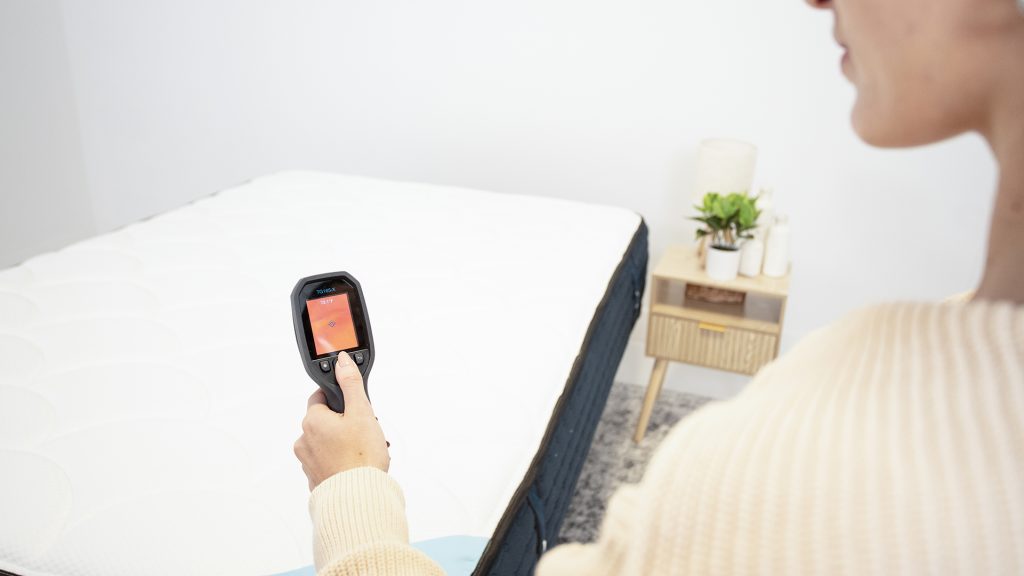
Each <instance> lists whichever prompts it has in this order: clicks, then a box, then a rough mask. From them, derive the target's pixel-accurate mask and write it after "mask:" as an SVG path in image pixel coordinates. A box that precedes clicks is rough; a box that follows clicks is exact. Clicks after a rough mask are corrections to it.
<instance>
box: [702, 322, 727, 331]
mask: <svg viewBox="0 0 1024 576" xmlns="http://www.w3.org/2000/svg"><path fill="white" fill-rule="evenodd" d="M697 328H700V329H701V330H710V331H711V332H722V333H724V332H725V326H722V325H721V324H712V323H710V322H701V323H699V324H697Z"/></svg>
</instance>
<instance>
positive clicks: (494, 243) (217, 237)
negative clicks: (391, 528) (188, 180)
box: [0, 172, 640, 576]
mask: <svg viewBox="0 0 1024 576" xmlns="http://www.w3.org/2000/svg"><path fill="white" fill-rule="evenodd" d="M639 224H640V219H639V216H637V215H636V214H634V213H632V212H629V211H626V210H623V209H618V208H610V207H605V206H595V205H586V204H580V203H574V202H567V201H561V200H553V199H545V198H535V197H524V196H514V195H506V194H493V193H486V192H480V191H474V190H466V189H459V188H453V187H442V186H428V185H422V184H410V183H398V182H387V181H380V180H373V179H367V178H356V177H348V176H338V175H331V174H322V173H309V172H287V173H280V174H275V175H271V176H267V177H263V178H258V179H255V180H253V181H251V182H248V183H246V184H244V185H241V186H238V187H236V188H232V189H229V190H225V191H223V192H220V193H218V194H216V195H214V196H212V197H209V198H206V199H203V200H200V201H197V202H194V203H192V204H190V205H188V206H185V207H183V208H180V209H177V210H174V211H171V212H168V213H166V214H162V215H160V216H156V217H154V218H151V219H148V220H146V221H143V222H140V223H136V224H132V225H130V226H127V227H125V228H123V229H121V230H118V231H116V232H113V233H109V234H104V235H102V236H98V237H95V238H92V239H89V240H86V241H83V242H79V243H77V244H74V245H72V246H69V247H67V248H65V249H63V250H60V251H58V252H54V253H48V254H43V255H41V256H37V257H35V258H32V259H30V260H28V261H27V262H25V263H23V264H21V265H20V266H17V267H14V268H10V269H7V270H3V271H0V570H6V571H8V572H12V573H14V574H18V575H19V576H35V575H44V574H45V575H62V576H71V575H75V576H78V575H81V576H117V575H131V576H147V575H156V574H161V575H162V574H167V575H172V574H173V575H175V576H179V575H182V574H189V575H192V576H201V575H217V576H230V575H239V576H265V575H271V574H278V573H283V572H288V571H295V570H298V569H302V568H303V567H307V566H309V565H310V564H312V553H311V546H310V542H311V530H310V523H309V517H308V511H307V496H308V490H307V485H306V480H305V477H304V476H303V474H302V471H301V469H300V467H299V464H298V462H297V461H296V460H295V458H294V456H293V454H292V443H293V442H294V441H295V439H296V438H297V437H298V434H299V432H300V428H299V424H300V421H301V419H302V417H303V414H304V412H305V406H306V398H307V396H308V395H309V394H310V393H311V392H312V391H313V390H314V389H315V385H314V383H313V382H312V381H310V380H309V377H308V376H307V375H306V374H305V372H304V371H303V368H302V365H301V362H300V359H299V355H298V352H297V349H296V344H295V340H294V336H293V333H292V325H291V317H290V306H289V293H290V291H291V288H292V286H293V285H294V283H295V282H296V281H297V280H298V279H299V278H300V277H303V276H308V275H311V274H317V273H322V272H331V271H336V270H346V271H348V272H351V273H352V274H353V275H355V277H356V278H358V279H359V281H360V282H361V283H362V286H363V290H364V293H365V297H366V304H367V308H368V311H369V316H370V320H371V323H372V327H373V335H374V340H375V344H376V362H375V364H374V367H373V371H372V372H371V374H370V378H369V391H370V398H371V400H372V401H373V404H374V406H375V409H376V411H377V414H378V416H379V417H380V421H381V423H382V425H383V427H384V430H385V433H386V435H387V438H388V440H390V441H391V444H392V447H391V455H392V469H391V472H392V474H393V475H394V477H395V478H396V479H397V480H398V481H399V482H400V483H401V485H402V486H403V488H404V490H405V495H406V500H407V510H408V515H409V525H410V536H411V538H412V540H413V541H430V540H433V539H438V538H445V537H451V536H474V537H479V538H484V539H486V538H488V537H490V536H491V534H492V533H493V530H494V528H495V526H496V525H497V523H498V521H499V519H500V518H501V515H502V513H503V511H504V510H505V508H506V507H507V505H508V503H509V501H510V499H511V498H512V495H513V492H514V491H515V489H516V487H517V486H518V484H519V482H520V481H521V480H522V478H523V476H524V474H525V473H526V471H527V469H528V467H529V465H530V462H531V460H532V458H533V457H534V454H535V453H536V451H537V449H538V447H539V445H540V442H541V439H542V436H543V434H544V430H545V428H546V426H547V423H548V420H549V419H550V417H551V414H552V409H553V408H554V406H555V403H556V401H557V400H558V398H559V396H560V394H561V393H562V390H563V388H564V385H565V382H566V379H567V377H568V375H569V373H570V370H571V368H572V365H573V362H574V360H575V358H576V355H577V353H578V352H579V350H580V347H581V345H582V343H583V339H584V335H585V333H586V330H587V327H588V326H589V323H590V320H591V318H592V317H593V315H594V312H595V309H596V307H597V305H598V303H599V302H600V300H601V298H602V296H603V295H604V292H605V290H606V288H607V286H608V283H609V280H610V279H611V278H612V276H613V274H614V271H615V269H616V266H617V265H618V264H619V262H620V261H621V259H622V257H623V254H624V253H625V251H626V248H627V247H628V245H629V242H630V240H631V238H632V236H633V234H634V233H635V232H636V229H637V227H638V226H639ZM307 570H308V569H307Z"/></svg>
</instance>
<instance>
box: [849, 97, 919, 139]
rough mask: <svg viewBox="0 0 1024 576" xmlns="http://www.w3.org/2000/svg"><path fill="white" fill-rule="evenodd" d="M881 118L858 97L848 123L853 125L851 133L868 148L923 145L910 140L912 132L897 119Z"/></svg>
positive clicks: (881, 116) (876, 111)
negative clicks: (855, 134)
mask: <svg viewBox="0 0 1024 576" xmlns="http://www.w3.org/2000/svg"><path fill="white" fill-rule="evenodd" d="M883 116H884V115H883V114H879V113H878V110H877V108H875V109H872V108H871V107H869V106H865V105H864V103H863V102H862V101H861V98H860V97H858V98H857V103H856V104H854V106H853V112H852V113H851V115H850V122H851V124H853V131H854V132H856V133H857V136H859V137H860V139H861V140H863V141H864V143H865V144H867V145H869V146H875V147H877V148H905V147H908V146H917V145H919V144H924V143H925V142H919V141H916V139H914V138H911V137H910V136H912V133H911V132H912V131H908V130H907V129H906V128H907V127H906V126H904V124H903V122H901V120H900V119H899V118H885V117H883Z"/></svg>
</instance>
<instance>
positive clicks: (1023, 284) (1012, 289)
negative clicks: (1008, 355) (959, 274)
mask: <svg viewBox="0 0 1024 576" xmlns="http://www.w3.org/2000/svg"><path fill="white" fill-rule="evenodd" d="M1012 92H1015V94H1016V96H1017V98H1016V99H1012V98H1011V99H1008V100H1006V101H1004V102H1003V104H1004V105H1003V106H1000V107H998V108H997V109H996V111H995V113H994V114H993V115H992V119H991V122H990V125H989V129H988V130H985V131H984V135H985V137H986V139H987V140H988V142H989V145H990V146H991V147H992V151H993V153H994V154H995V156H996V160H997V161H998V163H999V188H998V190H997V192H996V201H995V204H994V206H993V209H992V221H991V224H990V226H989V236H988V256H987V258H986V260H985V271H984V273H983V275H982V279H981V283H980V284H979V286H978V289H977V291H976V292H975V294H974V299H975V300H979V299H981V300H1009V301H1011V302H1016V303H1017V304H1024V98H1021V94H1024V91H1022V90H1015V91H1012Z"/></svg>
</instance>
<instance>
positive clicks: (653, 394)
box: [633, 358, 668, 444]
mask: <svg viewBox="0 0 1024 576" xmlns="http://www.w3.org/2000/svg"><path fill="white" fill-rule="evenodd" d="M667 370H668V360H662V359H661V358H658V359H657V360H655V362H654V370H652V371H651V381H650V382H648V383H647V394H646V395H645V396H644V405H643V407H642V408H641V409H640V421H639V422H637V423H636V434H634V435H633V442H636V443H637V444H639V443H640V441H641V440H643V439H644V434H646V433H647V423H648V422H649V421H650V420H651V411H652V410H654V402H655V400H657V399H658V394H659V393H660V392H661V384H662V383H663V382H665V372H666V371H667Z"/></svg>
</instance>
